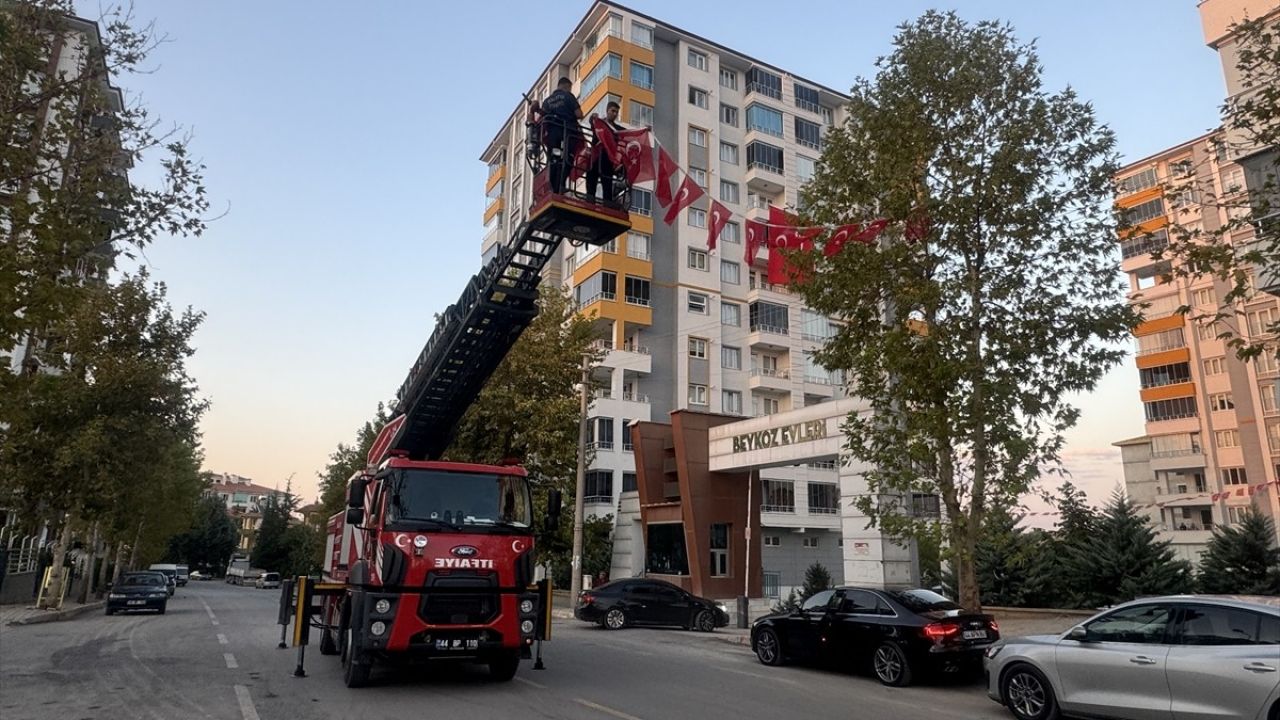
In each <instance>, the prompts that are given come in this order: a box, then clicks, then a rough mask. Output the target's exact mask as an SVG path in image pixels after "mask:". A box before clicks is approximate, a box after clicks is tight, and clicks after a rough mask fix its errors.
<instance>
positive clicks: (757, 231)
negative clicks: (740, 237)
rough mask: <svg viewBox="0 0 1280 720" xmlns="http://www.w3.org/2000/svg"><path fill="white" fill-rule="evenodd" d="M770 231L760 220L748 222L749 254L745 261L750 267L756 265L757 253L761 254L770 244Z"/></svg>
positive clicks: (747, 246) (747, 248)
mask: <svg viewBox="0 0 1280 720" xmlns="http://www.w3.org/2000/svg"><path fill="white" fill-rule="evenodd" d="M768 238H769V229H768V228H767V227H766V226H765V224H764V223H762V222H760V221H759V220H748V221H747V242H746V243H744V244H745V245H746V251H747V254H746V256H745V260H746V262H747V264H748V265H753V264H755V261H756V253H758V252H760V248H762V247H765V246H766V245H767V244H768Z"/></svg>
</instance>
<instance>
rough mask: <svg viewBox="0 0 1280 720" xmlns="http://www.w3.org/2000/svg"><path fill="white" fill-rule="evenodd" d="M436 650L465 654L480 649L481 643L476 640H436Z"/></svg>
mask: <svg viewBox="0 0 1280 720" xmlns="http://www.w3.org/2000/svg"><path fill="white" fill-rule="evenodd" d="M436 649H437V650H443V651H448V652H465V651H467V650H478V649H480V641H479V640H476V639H474V638H472V639H463V638H440V639H439V640H436Z"/></svg>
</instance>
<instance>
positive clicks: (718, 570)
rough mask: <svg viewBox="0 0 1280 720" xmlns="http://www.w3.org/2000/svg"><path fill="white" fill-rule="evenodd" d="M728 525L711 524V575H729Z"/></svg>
mask: <svg viewBox="0 0 1280 720" xmlns="http://www.w3.org/2000/svg"><path fill="white" fill-rule="evenodd" d="M729 534H730V533H729V525H727V524H725V523H714V524H712V525H711V577H729Z"/></svg>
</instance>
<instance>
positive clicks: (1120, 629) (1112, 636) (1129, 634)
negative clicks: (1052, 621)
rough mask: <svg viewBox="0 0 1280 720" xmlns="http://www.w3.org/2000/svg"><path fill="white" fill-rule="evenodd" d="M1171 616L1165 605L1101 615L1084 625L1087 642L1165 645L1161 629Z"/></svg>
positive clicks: (1141, 607) (1163, 633) (1147, 606)
mask: <svg viewBox="0 0 1280 720" xmlns="http://www.w3.org/2000/svg"><path fill="white" fill-rule="evenodd" d="M1172 615H1173V609H1172V608H1171V607H1170V606H1168V605H1135V606H1133V607H1127V608H1124V609H1123V610H1117V611H1115V612H1113V613H1111V614H1110V615H1104V616H1102V617H1100V618H1098V619H1097V620H1094V621H1093V622H1091V623H1088V624H1087V625H1085V626H1084V627H1085V630H1086V631H1087V632H1088V639H1089V640H1090V641H1091V642H1121V643H1143V644H1148V645H1156V644H1161V643H1164V642H1165V629H1166V628H1167V627H1168V625H1169V620H1170V618H1171V617H1172Z"/></svg>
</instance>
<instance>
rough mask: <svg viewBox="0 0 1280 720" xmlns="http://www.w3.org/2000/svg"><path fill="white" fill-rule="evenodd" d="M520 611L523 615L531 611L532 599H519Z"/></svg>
mask: <svg viewBox="0 0 1280 720" xmlns="http://www.w3.org/2000/svg"><path fill="white" fill-rule="evenodd" d="M520 612H522V613H524V614H525V615H528V614H529V613H531V612H533V601H532V600H521V601H520Z"/></svg>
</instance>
